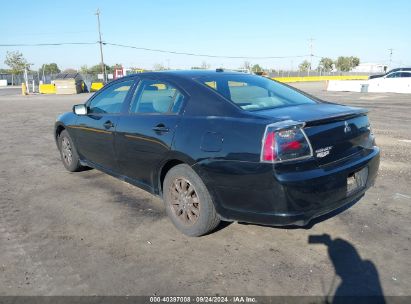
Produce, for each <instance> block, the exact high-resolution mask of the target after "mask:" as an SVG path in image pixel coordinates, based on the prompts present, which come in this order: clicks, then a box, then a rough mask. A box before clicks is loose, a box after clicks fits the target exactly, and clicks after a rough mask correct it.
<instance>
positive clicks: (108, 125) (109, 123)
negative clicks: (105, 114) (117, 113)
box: [103, 120, 114, 129]
mask: <svg viewBox="0 0 411 304" xmlns="http://www.w3.org/2000/svg"><path fill="white" fill-rule="evenodd" d="M103 126H104V128H106V129H110V128H114V124H113V123H112V122H111V121H110V120H107V121H106V122H105V123H104V124H103Z"/></svg>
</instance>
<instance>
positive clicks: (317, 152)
mask: <svg viewBox="0 0 411 304" xmlns="http://www.w3.org/2000/svg"><path fill="white" fill-rule="evenodd" d="M332 148H333V147H332V146H329V147H325V148H321V149H318V150H315V155H316V156H317V157H318V158H321V157H325V156H327V155H328V154H330V151H331V149H332Z"/></svg>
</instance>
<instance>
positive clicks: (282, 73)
mask: <svg viewBox="0 0 411 304" xmlns="http://www.w3.org/2000/svg"><path fill="white" fill-rule="evenodd" d="M375 74H379V73H365V72H361V73H360V72H340V71H336V72H325V71H287V70H284V71H283V70H278V71H269V72H268V75H269V76H270V77H305V76H358V75H366V76H370V75H375Z"/></svg>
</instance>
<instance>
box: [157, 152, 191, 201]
mask: <svg viewBox="0 0 411 304" xmlns="http://www.w3.org/2000/svg"><path fill="white" fill-rule="evenodd" d="M195 163H196V161H195V160H194V159H192V158H191V157H189V156H187V155H185V154H183V153H179V152H175V151H173V152H171V153H170V154H168V155H167V157H166V158H165V159H164V160H163V161H162V162H161V164H160V165H159V166H158V169H157V170H156V171H155V176H154V177H153V181H154V192H155V194H158V195H160V196H162V195H163V182H164V178H165V177H166V175H167V172H168V171H170V169H171V168H173V167H175V166H177V165H180V164H187V165H189V166H190V167H192V166H193V165H194V164H195Z"/></svg>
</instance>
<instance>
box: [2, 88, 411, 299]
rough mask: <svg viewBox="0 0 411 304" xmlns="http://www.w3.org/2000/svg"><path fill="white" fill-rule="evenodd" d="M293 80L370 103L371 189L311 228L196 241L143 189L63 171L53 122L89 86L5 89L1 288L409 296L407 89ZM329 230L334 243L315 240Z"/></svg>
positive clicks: (236, 231)
mask: <svg viewBox="0 0 411 304" xmlns="http://www.w3.org/2000/svg"><path fill="white" fill-rule="evenodd" d="M296 86H298V87H299V88H301V89H303V90H306V91H307V92H310V93H312V94H314V95H317V96H319V97H322V98H324V99H326V100H330V101H337V102H340V103H344V104H349V105H355V106H361V107H366V108H368V109H370V111H371V112H370V117H371V121H372V126H373V129H374V132H375V134H376V136H377V143H378V144H379V145H380V146H381V148H382V162H381V170H380V173H379V178H378V181H377V183H376V186H375V187H374V188H372V189H371V190H369V191H368V193H367V194H366V196H365V197H364V198H363V199H362V200H361V201H360V202H358V203H357V204H355V205H354V206H353V207H351V208H350V209H348V210H346V211H345V212H343V213H340V214H338V215H336V216H334V217H332V218H329V219H327V220H324V221H319V222H316V223H315V224H314V225H313V226H312V227H310V228H307V229H302V228H300V229H291V228H288V229H285V228H271V227H263V226H256V225H245V224H239V223H233V224H231V225H225V226H222V227H221V229H220V230H218V231H217V232H215V233H213V234H210V235H207V236H205V237H201V238H188V237H185V236H183V235H181V234H180V233H178V232H177V231H176V229H174V227H173V226H172V224H171V222H170V221H169V220H168V219H167V218H166V217H165V214H164V208H163V206H162V202H161V200H160V199H158V198H155V197H153V196H151V195H150V194H148V193H146V192H144V191H142V190H139V189H137V188H135V187H133V186H131V185H128V184H126V183H124V182H121V181H119V180H116V179H115V178H112V177H110V176H107V175H105V174H103V173H101V172H99V171H97V170H89V171H84V172H81V173H68V172H67V171H65V169H64V167H63V165H62V164H61V162H60V158H59V153H58V151H57V149H56V146H55V144H54V140H53V136H52V130H53V123H54V120H55V117H56V115H57V114H58V113H61V112H65V111H69V110H70V109H71V106H72V105H73V104H76V103H80V102H83V101H85V100H86V99H87V98H88V97H89V95H87V94H82V95H77V96H25V97H22V96H18V95H13V94H1V92H0V95H3V96H0V106H1V109H2V110H1V112H0V123H1V125H2V126H3V131H2V132H1V133H0V140H1V141H0V143H1V145H0V191H1V192H0V295H154V294H157V295H158V294H161V295H198V294H202V295H215V294H220V295H238V294H241V295H320V296H326V295H333V294H334V293H335V292H336V290H339V291H338V292H339V294H344V293H347V290H348V291H350V293H355V294H364V293H365V294H377V293H378V289H379V286H381V288H382V291H383V293H384V295H386V296H388V295H411V259H410V258H409V257H410V243H411V242H410V237H411V225H410V218H411V156H410V155H411V134H410V130H411V119H410V117H411V96H410V95H400V94H365V93H363V94H361V93H342V92H338V93H337V92H333V93H328V92H325V91H323V86H324V85H323V84H319V83H313V84H297V85H296ZM4 92H6V91H4ZM4 92H3V93H4ZM17 93H18V92H17ZM324 233H327V234H329V235H330V237H331V238H332V240H333V241H332V242H327V243H324V244H312V243H309V237H310V236H313V235H322V234H324Z"/></svg>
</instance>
